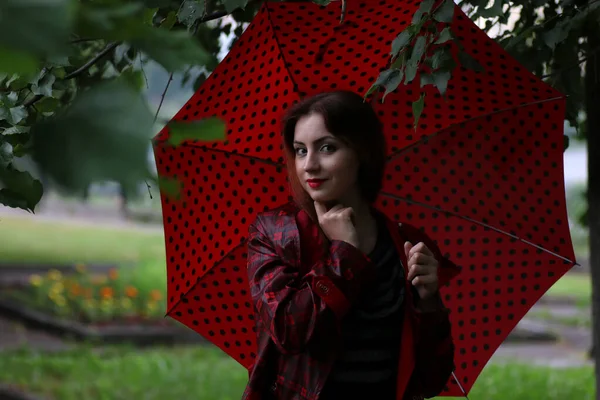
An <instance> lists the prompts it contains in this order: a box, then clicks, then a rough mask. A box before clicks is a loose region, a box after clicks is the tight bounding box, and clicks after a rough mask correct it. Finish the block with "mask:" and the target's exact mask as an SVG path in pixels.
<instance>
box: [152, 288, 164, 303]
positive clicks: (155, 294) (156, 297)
mask: <svg viewBox="0 0 600 400" xmlns="http://www.w3.org/2000/svg"><path fill="white" fill-rule="evenodd" d="M150 298H151V299H152V300H154V301H158V300H160V299H162V293H161V292H160V290H158V289H154V290H153V291H151V292H150Z"/></svg>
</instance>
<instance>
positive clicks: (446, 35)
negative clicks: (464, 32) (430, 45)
mask: <svg viewBox="0 0 600 400" xmlns="http://www.w3.org/2000/svg"><path fill="white" fill-rule="evenodd" d="M452 39H453V35H452V31H451V30H450V27H449V26H447V27H445V28H444V29H442V31H441V32H440V35H439V37H438V38H437V40H436V41H435V44H442V43H446V42H448V41H450V40H452Z"/></svg>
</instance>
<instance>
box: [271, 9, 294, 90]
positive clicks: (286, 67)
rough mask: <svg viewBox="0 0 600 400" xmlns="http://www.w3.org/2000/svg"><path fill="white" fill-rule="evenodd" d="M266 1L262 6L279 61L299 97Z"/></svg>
mask: <svg viewBox="0 0 600 400" xmlns="http://www.w3.org/2000/svg"><path fill="white" fill-rule="evenodd" d="M267 3H268V2H265V4H264V7H265V9H266V10H267V19H268V20H269V25H270V26H271V29H272V30H273V39H275V43H276V44H277V50H279V55H280V56H281V61H283V68H285V70H286V71H287V73H288V76H289V77H290V80H291V81H292V84H293V85H294V91H295V92H296V94H298V97H300V90H299V87H298V84H297V83H296V81H295V80H294V75H292V72H291V71H290V69H289V68H288V64H287V63H286V62H285V57H284V56H283V51H281V44H280V43H279V38H278V36H277V32H276V31H275V24H274V23H273V20H272V19H271V10H270V9H269V5H268V4H267Z"/></svg>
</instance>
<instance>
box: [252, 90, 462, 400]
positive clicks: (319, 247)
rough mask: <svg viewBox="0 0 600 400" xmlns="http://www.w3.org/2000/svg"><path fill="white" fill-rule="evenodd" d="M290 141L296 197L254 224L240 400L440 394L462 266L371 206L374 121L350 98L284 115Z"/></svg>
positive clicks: (377, 156) (317, 99)
mask: <svg viewBox="0 0 600 400" xmlns="http://www.w3.org/2000/svg"><path fill="white" fill-rule="evenodd" d="M283 139H284V149H285V153H286V158H287V166H288V172H289V179H290V185H291V188H292V192H293V194H294V199H295V202H294V203H291V204H288V205H285V206H283V207H280V208H278V209H275V210H270V211H265V212H263V213H260V214H259V215H258V216H257V218H256V220H255V221H254V222H253V223H252V224H251V225H250V228H249V237H248V276H249V282H250V285H251V295H252V298H253V301H254V306H255V311H256V328H257V335H258V354H257V357H256V361H255V364H254V365H253V367H252V368H251V370H250V379H249V382H248V386H247V388H246V391H245V392H244V396H243V399H249V400H254V399H261V400H263V399H282V400H288V399H289V400H292V399H294V400H295V399H319V400H329V399H367V398H368V399H371V398H373V399H378V400H393V399H394V400H396V399H397V400H402V399H423V398H429V397H434V396H436V395H437V394H438V393H439V392H440V391H441V390H442V389H443V388H444V386H445V384H446V383H447V382H448V379H449V377H450V374H451V372H452V370H453V368H454V362H453V358H454V346H453V343H452V339H451V335H450V322H449V319H448V310H447V309H445V308H444V306H443V303H442V300H441V298H440V295H439V291H438V288H439V286H440V284H441V283H444V282H445V281H447V280H448V279H450V278H451V277H452V276H454V275H455V274H456V271H457V268H456V266H455V265H454V264H452V263H451V262H450V261H449V260H447V259H445V258H443V257H442V255H441V253H440V250H439V249H438V248H437V247H436V246H435V244H434V243H433V242H432V241H431V240H430V239H429V238H427V237H426V236H425V235H424V234H422V233H421V232H420V231H419V230H417V229H416V228H414V227H411V226H409V225H406V224H400V225H398V224H397V223H394V222H392V221H391V220H390V219H389V218H387V217H386V216H385V215H384V214H383V213H382V212H380V211H379V210H378V209H376V208H375V207H374V206H373V203H374V201H375V199H376V197H377V195H378V192H379V190H380V188H381V186H382V180H383V171H384V164H385V140H384V136H383V130H382V125H381V122H380V121H379V119H378V118H377V115H376V114H375V112H374V111H373V109H372V108H371V106H370V105H369V104H367V103H365V102H363V99H362V98H361V97H360V96H359V95H357V94H354V93H352V92H346V91H338V92H332V93H324V94H320V95H317V96H314V97H312V98H308V99H305V100H304V101H302V102H300V103H298V104H296V105H295V106H294V107H292V108H291V109H290V110H289V111H288V113H287V115H286V116H285V118H284V123H283ZM441 281H443V282H441Z"/></svg>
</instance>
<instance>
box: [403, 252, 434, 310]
mask: <svg viewBox="0 0 600 400" xmlns="http://www.w3.org/2000/svg"><path fill="white" fill-rule="evenodd" d="M404 252H405V253H406V259H407V260H408V277H407V279H408V280H409V281H410V282H411V283H412V284H413V286H414V287H415V288H416V289H417V292H418V293H419V297H420V299H421V300H429V299H431V298H433V296H434V295H436V294H437V293H438V289H439V286H438V273H437V272H438V266H439V263H438V261H437V259H436V258H435V256H434V255H433V253H432V251H431V250H429V248H427V246H425V243H423V242H419V243H417V244H416V245H414V246H413V245H412V244H411V243H410V242H406V243H404Z"/></svg>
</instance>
